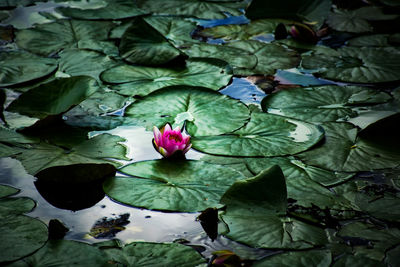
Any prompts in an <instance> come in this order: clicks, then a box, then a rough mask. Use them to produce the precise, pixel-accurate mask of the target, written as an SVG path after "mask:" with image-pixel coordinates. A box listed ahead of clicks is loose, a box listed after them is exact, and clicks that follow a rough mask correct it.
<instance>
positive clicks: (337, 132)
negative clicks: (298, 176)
mask: <svg viewBox="0 0 400 267" xmlns="http://www.w3.org/2000/svg"><path fill="white" fill-rule="evenodd" d="M322 127H323V128H324V130H325V138H326V139H325V142H324V143H323V144H322V145H320V146H318V147H316V148H314V149H312V150H310V151H306V152H303V153H301V154H299V155H298V157H299V158H300V159H301V160H303V161H304V162H306V163H307V164H309V165H313V166H318V167H321V168H324V169H329V170H335V171H350V172H353V171H368V170H373V169H382V168H393V167H396V166H398V165H399V160H400V154H399V151H398V150H397V151H396V148H395V147H394V148H393V147H392V148H390V147H387V146H385V147H382V146H381V145H379V144H376V143H375V142H373V141H372V140H368V139H366V138H365V137H364V138H363V137H357V132H358V130H357V128H356V127H354V126H352V125H351V124H349V123H334V122H327V123H323V124H322Z"/></svg>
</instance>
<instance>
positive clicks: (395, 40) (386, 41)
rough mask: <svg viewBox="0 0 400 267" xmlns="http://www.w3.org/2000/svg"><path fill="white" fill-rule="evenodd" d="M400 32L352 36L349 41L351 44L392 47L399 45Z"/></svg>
mask: <svg viewBox="0 0 400 267" xmlns="http://www.w3.org/2000/svg"><path fill="white" fill-rule="evenodd" d="M399 38H400V34H399V33H396V34H373V35H364V36H359V37H355V38H352V39H350V40H348V41H347V44H348V45H350V46H372V47H386V46H387V47H391V46H393V47H394V46H399V45H400V42H399Z"/></svg>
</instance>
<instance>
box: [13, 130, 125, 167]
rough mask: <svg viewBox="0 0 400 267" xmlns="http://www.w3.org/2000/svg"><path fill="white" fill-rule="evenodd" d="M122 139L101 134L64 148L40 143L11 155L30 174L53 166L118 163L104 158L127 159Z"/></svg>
mask: <svg viewBox="0 0 400 267" xmlns="http://www.w3.org/2000/svg"><path fill="white" fill-rule="evenodd" d="M124 140H125V139H123V138H121V137H119V136H115V135H110V134H101V135H97V136H95V137H93V138H91V139H89V140H86V141H83V142H80V143H78V144H76V145H73V146H71V147H67V148H64V149H63V148H61V147H57V146H53V145H49V144H45V143H42V144H40V145H36V146H34V147H33V148H31V149H26V150H23V151H21V152H20V153H19V154H18V155H14V156H13V157H15V158H16V159H18V160H20V161H21V162H22V165H23V166H24V167H25V169H26V171H27V172H28V173H29V174H32V175H35V174H37V173H38V172H40V171H42V170H44V169H46V168H50V167H55V166H66V165H73V164H104V163H108V164H113V165H119V164H118V163H117V162H112V161H110V160H106V158H114V159H123V160H127V159H128V158H126V156H125V154H126V148H125V147H124V146H123V145H121V144H119V143H120V142H123V141H124Z"/></svg>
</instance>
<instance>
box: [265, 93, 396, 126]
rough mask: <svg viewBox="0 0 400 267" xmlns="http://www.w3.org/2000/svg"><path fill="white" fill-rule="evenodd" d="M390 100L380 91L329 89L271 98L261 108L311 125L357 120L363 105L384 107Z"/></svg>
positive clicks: (275, 95)
mask: <svg viewBox="0 0 400 267" xmlns="http://www.w3.org/2000/svg"><path fill="white" fill-rule="evenodd" d="M390 99H391V96H390V95H389V94H387V93H385V92H380V91H378V90H373V89H369V88H363V87H356V86H335V85H328V86H320V87H307V88H293V89H290V90H283V91H280V92H278V93H276V94H270V95H268V96H267V97H265V98H264V99H263V100H262V103H261V106H262V108H263V110H264V111H266V112H270V113H277V114H279V115H283V116H287V117H291V118H296V119H300V120H305V121H309V122H325V121H338V120H347V119H349V118H352V117H356V116H357V115H358V113H357V111H356V110H355V109H356V108H357V109H358V108H359V107H360V106H361V105H362V106H368V105H372V104H378V103H384V102H386V101H388V100H390Z"/></svg>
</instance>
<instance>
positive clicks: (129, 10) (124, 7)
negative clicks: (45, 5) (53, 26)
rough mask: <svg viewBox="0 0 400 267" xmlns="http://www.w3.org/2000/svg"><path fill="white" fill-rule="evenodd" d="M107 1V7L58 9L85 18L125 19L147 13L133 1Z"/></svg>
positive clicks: (68, 15)
mask: <svg viewBox="0 0 400 267" xmlns="http://www.w3.org/2000/svg"><path fill="white" fill-rule="evenodd" d="M107 2H108V3H107V5H106V6H105V7H101V8H96V9H80V8H71V7H58V8H57V9H56V10H57V11H58V12H60V13H61V14H63V15H64V16H65V17H70V18H75V19H85V20H102V19H125V18H129V17H136V16H140V15H144V14H145V13H144V12H143V11H142V10H140V9H139V8H138V7H137V6H136V5H135V4H134V3H133V2H132V1H127V0H117V1H115V0H113V1H110V0H108V1H107Z"/></svg>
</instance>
